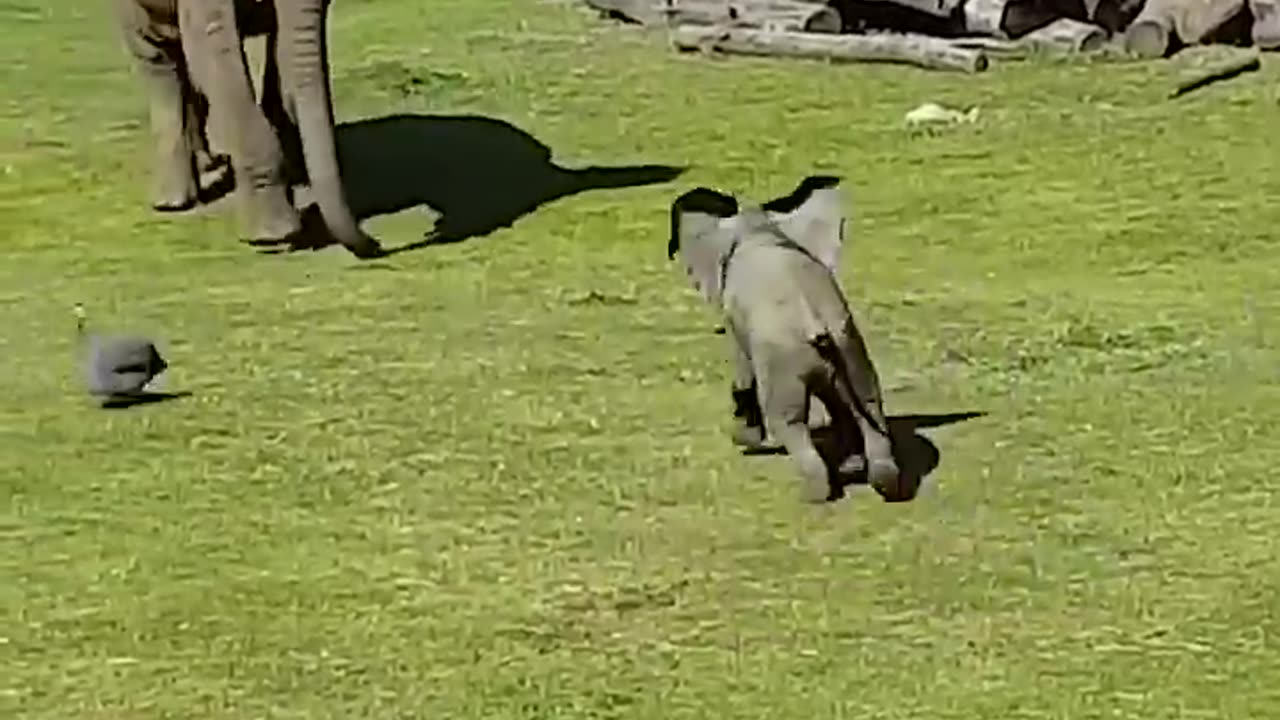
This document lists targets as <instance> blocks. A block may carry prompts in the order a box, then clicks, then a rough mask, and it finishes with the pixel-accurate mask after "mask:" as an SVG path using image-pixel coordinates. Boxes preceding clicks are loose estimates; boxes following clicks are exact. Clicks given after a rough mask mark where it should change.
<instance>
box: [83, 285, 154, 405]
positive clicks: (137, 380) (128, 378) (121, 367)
mask: <svg viewBox="0 0 1280 720" xmlns="http://www.w3.org/2000/svg"><path fill="white" fill-rule="evenodd" d="M76 331H77V333H78V335H79V339H80V342H81V343H82V344H83V346H84V350H85V380H86V382H87V385H88V390H89V394H90V395H96V396H101V397H103V398H104V399H105V400H113V399H117V398H125V397H129V396H132V395H138V394H139V393H142V392H143V391H144V390H146V388H147V385H148V384H150V383H151V381H152V380H153V379H155V377H156V376H157V375H159V374H160V373H163V372H164V371H165V370H166V369H168V367H169V364H168V363H167V362H165V360H164V358H163V357H161V356H160V351H159V350H157V349H156V346H155V343H153V342H152V341H150V340H148V339H146V338H142V337H132V336H127V335H118V336H101V335H96V334H91V333H86V332H85V319H84V308H82V307H80V306H76Z"/></svg>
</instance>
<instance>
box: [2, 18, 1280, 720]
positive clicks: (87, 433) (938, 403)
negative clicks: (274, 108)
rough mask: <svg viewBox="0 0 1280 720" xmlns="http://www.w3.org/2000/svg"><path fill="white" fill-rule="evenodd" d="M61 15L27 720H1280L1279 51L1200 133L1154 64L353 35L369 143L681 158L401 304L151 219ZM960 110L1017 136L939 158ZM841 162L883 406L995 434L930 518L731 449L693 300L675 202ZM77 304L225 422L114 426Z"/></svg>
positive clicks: (18, 203) (195, 411) (1230, 94)
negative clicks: (671, 245)
mask: <svg viewBox="0 0 1280 720" xmlns="http://www.w3.org/2000/svg"><path fill="white" fill-rule="evenodd" d="M41 5H44V4H42V3H37V2H35V0H16V1H14V2H6V3H3V4H0V25H2V26H4V27H5V28H7V29H9V30H10V32H7V33H6V34H5V35H6V39H5V40H4V42H3V43H0V98H3V99H2V100H0V243H2V244H3V245H2V246H3V248H4V255H3V260H2V261H0V356H2V357H3V358H4V361H3V362H4V364H3V368H4V373H3V375H0V492H2V493H3V495H4V505H5V516H4V519H3V521H2V525H0V532H2V537H3V543H4V545H3V552H2V553H0V557H2V558H3V560H2V562H3V565H2V566H0V567H3V576H2V577H0V599H2V600H3V607H4V610H3V612H4V623H3V629H2V630H0V666H2V667H3V668H4V670H2V671H0V716H4V717H14V718H31V719H33V720H34V719H37V718H38V719H45V718H49V719H51V720H52V719H54V718H57V719H58V720H66V719H68V718H75V719H77V720H82V719H83V720H88V719H90V718H104V719H105V718H152V717H174V718H261V717H278V718H302V717H307V718H328V717H332V718H355V717H370V718H399V717H404V718H408V717H422V718H662V719H664V720H667V719H679V718H761V719H764V718H768V719H770V720H781V719H789V718H850V719H852V718H859V719H863V718H885V719H888V718H902V719H907V718H911V719H913V720H915V719H923V718H928V719H930V720H934V719H940V718H954V719H956V720H974V719H978V718H1002V719H1009V720H1012V719H1014V718H1063V719H1070V720H1079V719H1082V718H1141V719H1142V720H1159V719H1162V718H1240V719H1241V720H1245V719H1249V720H1254V719H1262V718H1268V717H1277V716H1278V714H1280V645H1278V643H1280V620H1278V619H1277V614H1280V593H1278V592H1277V591H1278V590H1280V559H1278V557H1280V543H1278V541H1277V538H1278V537H1280V508H1278V507H1277V491H1276V490H1275V489H1274V488H1275V485H1274V481H1275V472H1274V468H1275V467H1276V465H1277V464H1280V444H1278V443H1277V441H1276V434H1277V430H1280V410H1278V409H1277V407H1278V406H1280V384H1278V383H1277V380H1278V378H1280V376H1278V373H1280V357H1278V351H1280V346H1278V345H1277V338H1278V337H1280V335H1277V332H1278V331H1280V321H1277V319H1276V318H1277V313H1280V290H1277V287H1276V283H1277V277H1280V270H1277V267H1280V235H1278V234H1277V229H1276V228H1277V227H1280V154H1278V153H1280V150H1277V147H1276V145H1277V142H1278V141H1280V134H1277V128H1280V107H1278V106H1277V104H1276V99H1277V79H1278V78H1280V74H1278V73H1277V71H1276V69H1275V68H1276V63H1275V62H1274V60H1273V58H1271V57H1267V58H1266V59H1265V60H1264V63H1265V65H1266V67H1264V70H1263V71H1262V72H1260V73H1257V74H1254V75H1251V76H1246V77H1242V78H1239V79H1237V80H1234V81H1232V82H1229V83H1224V84H1222V85H1217V86H1214V87H1211V88H1208V89H1205V90H1203V91H1200V92H1198V93H1196V94H1195V95H1192V96H1189V97H1187V98H1185V99H1183V100H1181V101H1178V102H1168V101H1165V100H1164V99H1163V95H1164V93H1165V92H1166V91H1167V90H1168V88H1169V87H1170V83H1171V80H1170V78H1169V75H1168V72H1169V71H1168V69H1167V68H1165V67H1163V66H1161V65H1159V64H1151V65H1144V64H1126V65H1120V64H1078V65H1077V64H1061V63H1048V62H1041V63H1032V64H998V65H996V66H994V67H993V69H992V71H990V72H988V73H986V74H983V75H980V76H973V77H967V76H956V75H951V74H943V73H928V72H924V71H918V70H913V69H910V68H893V67H868V66H861V67H839V66H825V65H820V64H811V63H803V62H795V61H792V62H785V61H768V60H751V59H733V60H710V59H702V58H687V57H680V56H676V55H675V54H673V53H670V52H667V51H665V50H664V49H663V48H662V47H661V39H660V38H653V37H645V36H643V35H640V34H637V33H636V32H635V31H633V30H630V29H625V28H617V27H611V26H609V25H607V24H605V23H602V22H600V21H597V20H595V19H593V18H592V17H590V16H589V15H586V14H583V13H580V12H578V11H577V9H576V8H575V7H574V6H573V4H572V3H565V2H560V3H546V2H537V1H535V0H514V1H513V2H492V3H485V2H474V1H473V0H468V1H467V2H462V1H461V0H452V1H449V2H430V3H428V2H421V1H418V2H410V1H409V0H384V1H383V2H376V3H374V2H355V1H354V0H345V1H342V2H338V3H336V6H335V9H334V11H333V13H332V15H333V47H332V55H333V62H334V66H335V78H334V82H335V85H336V93H337V102H338V112H339V115H340V118H341V119H354V118H359V117H374V116H378V115H382V114H387V113H391V112H443V113H466V112H471V113H479V114H485V115H490V116H494V117H500V118H503V119H506V120H508V121H510V122H512V123H514V124H515V125H517V126H518V127H521V128H523V129H525V130H527V131H528V132H530V133H532V134H533V135H534V136H536V137H537V138H539V139H540V140H541V141H543V142H545V143H546V144H547V145H549V146H550V147H551V148H552V149H553V151H554V153H555V157H556V159H557V160H559V161H560V162H562V163H564V164H566V165H585V164H600V165H618V164H632V163H640V162H652V163H671V164H677V165H683V164H688V165H690V166H691V169H690V170H689V171H688V172H687V173H686V174H685V175H684V176H683V177H682V178H680V179H679V180H678V181H676V182H675V183H672V184H668V185H656V186H649V187H643V188H632V189H623V190H609V191H599V192H588V193H583V194H579V195H576V196H573V197H569V198H565V199H562V200H560V201H557V202H555V203H553V204H550V205H547V206H545V207H543V208H542V209H540V210H539V211H537V212H535V213H533V214H531V215H529V216H527V217H525V218H524V219H522V220H520V221H519V222H518V223H516V224H515V225H514V226H513V227H511V228H510V229H506V230H501V231H498V232H496V233H494V234H492V235H490V236H488V237H485V238H483V239H479V240H474V241H472V242H469V243H464V244H458V245H450V246H446V247H440V248H435V249H429V250H425V251H421V252H416V253H408V254H404V255H399V256H396V257H395V258H393V259H392V260H390V261H388V262H385V263H379V264H377V265H375V266H373V267H369V266H361V265H360V263H358V261H355V260H353V259H351V258H350V257H349V256H348V255H346V254H345V253H343V252H342V251H340V250H328V251H325V252H322V253H301V254H295V255H290V256H276V257H268V256H259V255H256V254H254V253H253V252H252V251H251V250H249V249H248V248H246V247H244V246H243V245H241V244H239V243H238V242H237V241H236V240H235V237H236V230H237V224H236V221H235V217H234V212H233V209H232V207H231V206H230V205H229V204H228V203H225V202H224V203H221V204H219V205H217V206H214V207H213V208H211V209H210V210H208V211H202V212H200V213H197V214H193V215H188V216H180V217H167V216H157V215H155V214H153V213H151V212H150V210H149V209H148V207H147V202H146V187H147V180H148V173H149V168H148V166H147V162H146V155H145V153H144V150H145V147H146V142H147V139H146V123H145V120H146V118H145V104H144V100H143V95H142V89H141V86H140V84H139V83H138V82H137V80H136V78H134V77H133V76H132V75H131V70H130V67H129V64H128V62H127V61H126V58H125V56H124V53H123V50H122V49H121V48H120V45H119V43H118V41H117V39H116V36H115V35H114V34H113V30H112V27H111V25H109V24H108V16H107V14H106V13H107V7H108V5H109V4H107V3H70V2H61V3H48V4H47V5H48V6H49V7H48V9H37V8H38V7H39V6H41ZM406 73H408V74H409V75H412V76H414V77H417V78H418V81H417V82H413V81H412V78H409V80H406ZM927 100H935V101H939V102H944V103H951V104H956V105H967V104H971V103H977V104H980V105H981V106H982V107H983V116H982V121H981V122H980V123H979V124H978V125H976V126H974V127H972V128H962V129H958V130H956V131H954V132H948V133H944V134H941V135H938V136H936V137H925V138H912V137H909V136H908V135H907V134H906V133H905V132H904V131H903V129H902V127H901V118H902V115H903V114H904V113H905V112H906V111H907V110H909V109H910V108H912V107H914V106H915V105H917V104H919V103H921V102H924V101H927ZM500 170H501V169H500V168H496V169H495V172H500ZM814 170H821V171H833V172H837V173H840V174H842V175H844V176H845V177H847V178H848V182H849V185H850V186H851V187H852V189H853V193H854V195H855V197H856V202H857V215H856V218H855V220H854V221H853V225H852V228H853V229H854V235H855V239H854V244H853V245H852V247H851V250H850V251H849V252H848V254H847V256H846V263H845V268H844V273H843V275H844V279H845V281H846V282H847V284H848V286H849V288H850V295H851V300H852V302H853V304H854V306H855V310H856V312H857V313H858V314H859V317H860V319H861V322H862V324H863V329H864V332H865V333H866V335H867V336H868V339H869V342H870V344H871V348H872V353H873V356H874V357H875V358H876V361H877V363H878V365H879V367H880V370H881V373H882V375H883V376H884V380H885V384H886V385H887V386H888V388H889V389H890V391H889V395H888V403H889V409H890V411H891V413H910V412H954V411H963V410H972V409H981V410H987V411H989V412H990V415H989V416H988V417H986V418H982V419H979V420H973V421H970V422H968V423H964V424H960V425H953V426H949V427H946V428H939V429H936V430H932V431H928V434H929V435H930V437H931V438H932V439H933V440H934V442H935V443H936V444H937V445H938V446H939V447H940V449H941V451H942V454H943V457H942V464H941V466H940V467H939V468H938V470H937V471H936V472H935V474H934V475H933V476H932V481H933V485H931V486H930V488H929V489H928V490H927V491H926V493H925V494H924V495H923V496H922V497H921V498H919V499H918V501H917V502H914V503H911V504H906V505H887V504H883V503H881V502H879V501H878V499H876V498H875V497H874V495H870V494H865V493H857V494H855V495H854V496H853V497H852V498H851V499H850V500H849V501H846V502H843V503H840V504H838V505H834V506H831V507H829V508H826V509H823V510H819V511H814V510H813V509H810V508H806V507H803V506H801V505H799V504H798V503H796V502H795V499H794V485H795V483H796V476H795V474H794V471H793V470H792V468H791V467H790V466H789V465H788V464H787V460H786V458H784V457H773V458H746V457H741V456H738V455H737V454H735V453H734V452H733V450H732V448H731V447H730V446H729V443H728V439H727V431H728V423H729V419H730V418H729V398H728V394H727V381H728V367H727V362H726V358H725V354H724V352H723V350H724V348H723V346H722V345H721V339H720V338H716V337H714V336H712V335H710V334H709V330H710V328H711V326H712V323H713V322H714V319H713V317H712V316H711V314H710V313H709V312H708V310H707V309H706V308H705V307H704V306H702V305H701V304H700V302H699V300H698V299H697V297H696V296H695V295H694V294H693V292H692V290H690V289H688V288H687V287H686V286H685V284H684V278H683V275H682V274H681V273H680V272H679V271H677V270H676V269H675V268H674V267H673V266H672V264H671V263H669V262H668V261H667V260H666V257H665V250H664V246H665V235H664V233H665V222H666V215H665V212H666V208H667V206H668V204H669V202H670V200H671V198H672V197H673V196H674V195H675V194H676V193H678V192H680V191H681V190H683V189H685V188H688V187H691V186H693V185H695V184H704V183H705V184H713V185H715V186H718V187H721V188H725V189H728V190H731V191H735V192H740V193H742V194H744V195H746V196H749V197H755V198H767V197H771V196H773V195H774V194H779V193H782V192H785V191H787V190H789V189H790V188H791V187H792V186H793V185H794V183H795V182H796V180H797V179H798V178H799V177H801V176H802V175H804V174H807V173H809V172H811V171H814ZM429 224H430V216H429V214H427V213H425V212H422V211H414V212H406V213H401V214H399V215H397V216H393V217H387V218H380V219H376V220H374V221H371V222H370V223H368V224H367V227H368V228H369V229H370V230H372V231H373V232H375V233H376V234H377V235H378V236H379V237H380V238H382V239H383V240H384V241H385V242H387V243H388V244H400V243H403V242H409V241H412V240H415V239H417V237H418V236H419V235H420V234H421V233H422V232H423V231H424V230H425V229H426V228H427V227H428V226H429ZM592 293H597V294H604V295H606V296H608V297H609V298H612V299H614V300H615V301H617V302H613V303H591V302H580V300H582V299H583V298H587V297H592V295H591V294H592ZM76 301H83V302H85V303H86V304H87V305H88V307H89V309H90V311H91V315H92V317H93V318H95V319H97V320H98V321H99V322H100V324H102V325H106V326H112V327H130V328H135V329H140V330H144V331H146V330H150V331H153V332H155V333H156V334H157V335H159V336H161V337H163V338H164V339H165V340H166V341H168V343H169V346H168V354H169V356H170V359H171V360H172V362H173V364H174V369H173V377H172V378H171V380H170V382H169V385H170V387H171V388H175V389H189V390H191V391H193V392H194V393H195V395H194V396H193V397H191V398H188V399H185V400H182V401H178V402H173V403H168V404H163V405H154V406H148V407H143V408H137V409H135V410H133V411H130V412H124V413H109V412H104V411H99V410H97V409H95V408H94V407H93V406H92V404H91V403H90V402H89V401H88V399H87V398H85V397H84V396H83V395H82V394H81V393H80V390H79V387H78V386H77V383H76V379H75V376H74V367H75V366H74V356H73V352H74V347H73V325H72V316H71V313H70V308H71V306H72V304H73V303H74V302H76Z"/></svg>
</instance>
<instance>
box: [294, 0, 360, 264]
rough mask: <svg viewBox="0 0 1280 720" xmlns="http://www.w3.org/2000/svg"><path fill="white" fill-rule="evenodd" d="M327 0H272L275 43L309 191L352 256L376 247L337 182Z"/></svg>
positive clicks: (329, 227)
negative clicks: (281, 54) (292, 105)
mask: <svg viewBox="0 0 1280 720" xmlns="http://www.w3.org/2000/svg"><path fill="white" fill-rule="evenodd" d="M328 5H329V2H328V0H276V12H277V13H278V22H279V33H280V46H281V49H283V50H284V55H285V60H284V62H282V63H281V68H280V69H281V71H282V72H285V73H288V75H289V78H288V82H287V86H288V87H289V88H290V89H291V91H292V94H293V98H294V102H295V104H296V110H297V113H296V114H297V122H298V135H299V138H300V140H301V141H302V156H303V160H304V162H305V163H306V167H307V177H308V178H309V180H310V184H311V194H312V197H313V199H314V200H315V203H316V205H317V207H319V209H320V216H321V217H322V218H323V219H324V224H325V226H326V227H327V229H328V231H329V233H330V234H332V235H333V237H334V238H335V239H337V240H338V242H340V243H342V244H343V246H345V247H346V248H347V249H348V250H350V251H351V252H352V253H353V254H355V255H356V256H358V257H371V256H375V255H378V254H380V253H381V251H382V249H381V248H380V247H379V245H378V243H377V241H375V240H374V239H373V238H371V237H369V236H368V235H365V234H364V233H363V232H361V230H360V227H359V225H357V224H356V219H355V216H354V215H352V213H351V206H350V204H349V203H348V202H347V196H346V192H345V191H344V190H343V187H342V177H341V175H340V173H339V168H338V150H337V141H336V139H335V137H334V129H333V122H334V118H333V103H332V100H331V99H330V94H329V62H328V48H327V45H328V43H327V41H326V27H325V16H326V14H327V12H328Z"/></svg>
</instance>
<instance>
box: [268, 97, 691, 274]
mask: <svg viewBox="0 0 1280 720" xmlns="http://www.w3.org/2000/svg"><path fill="white" fill-rule="evenodd" d="M336 136H337V139H336V142H337V147H338V160H339V164H340V166H341V168H342V179H343V186H344V188H345V189H346V192H347V199H348V201H349V202H350V204H351V211H352V213H353V214H354V215H355V217H356V219H357V220H366V219H368V218H372V217H377V216H380V215H389V214H392V213H397V212H401V211H403V210H408V209H410V208H414V207H419V206H426V207H429V208H431V209H433V210H435V211H436V212H438V213H439V217H438V218H437V220H436V223H435V226H434V227H432V228H431V229H430V230H429V231H428V232H427V233H426V234H425V235H424V237H423V238H422V239H421V240H419V241H416V242H412V243H409V244H406V245H401V246H399V247H389V248H388V249H387V251H386V254H387V255H395V254H398V253H402V252H408V251H411V250H417V249H420V248H424V247H427V246H430V245H437V244H444V243H453V242H461V241H463V240H467V239H469V238H474V237H481V236H484V235H488V234H489V233H492V232H493V231H495V230H498V229H500V228H504V227H510V226H511V225H512V224H514V223H515V222H516V221H517V220H519V219H520V218H521V217H523V216H525V215H527V214H529V213H531V212H533V211H534V210H536V209H538V208H539V207H541V206H542V205H545V204H547V203H549V202H552V201H554V200H558V199H560V198H563V197H566V196H569V195H574V194H577V193H580V192H583V191H586V190H598V189H606V188H624V187H636V186H641V185H652V184H657V183H663V182H668V181H670V180H673V179H675V178H676V177H678V176H679V175H680V174H681V173H683V172H684V168H682V167H673V166H668V165H633V166H619V167H597V166H591V167H584V168H577V169H574V168H565V167H561V166H560V165H558V164H556V163H555V162H554V161H553V160H552V158H551V149H550V148H549V147H547V146H546V145H544V144H543V143H541V142H539V141H538V140H537V139H536V138H534V137H533V136H531V135H530V134H529V133H527V132H525V131H523V130H521V129H519V128H517V127H516V126H514V125H512V124H510V123H508V122H505V121H503V120H498V119H495V118H489V117H484V116H479V115H416V114H399V115H389V116H386V117H380V118H371V119H367V120H358V121H354V122H348V123H342V124H339V125H338V126H337V130H336ZM324 244H331V243H327V242H326V243H324ZM321 246H322V245H317V246H310V247H307V248H300V247H296V246H295V247H293V248H291V249H293V250H297V249H312V250H314V249H319V247H321ZM275 251H276V252H279V251H280V250H278V249H277V250H275ZM268 252H270V251H268Z"/></svg>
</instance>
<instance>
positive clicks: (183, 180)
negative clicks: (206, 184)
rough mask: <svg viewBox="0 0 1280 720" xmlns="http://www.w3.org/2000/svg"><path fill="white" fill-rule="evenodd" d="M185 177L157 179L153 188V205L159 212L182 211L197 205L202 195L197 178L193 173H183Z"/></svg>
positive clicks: (171, 175) (172, 176)
mask: <svg viewBox="0 0 1280 720" xmlns="http://www.w3.org/2000/svg"><path fill="white" fill-rule="evenodd" d="M182 175H185V177H182V176H179V177H175V176H174V175H173V174H170V175H169V176H168V177H164V178H161V179H159V180H157V181H156V183H155V185H154V186H152V188H151V207H152V208H153V209H155V210H157V211H159V212H182V211H183V210H190V209H191V208H193V207H195V206H196V202H197V200H198V199H199V197H200V191H199V187H198V186H197V185H196V179H195V178H194V177H192V176H191V173H189V172H187V173H183V174H182Z"/></svg>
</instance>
